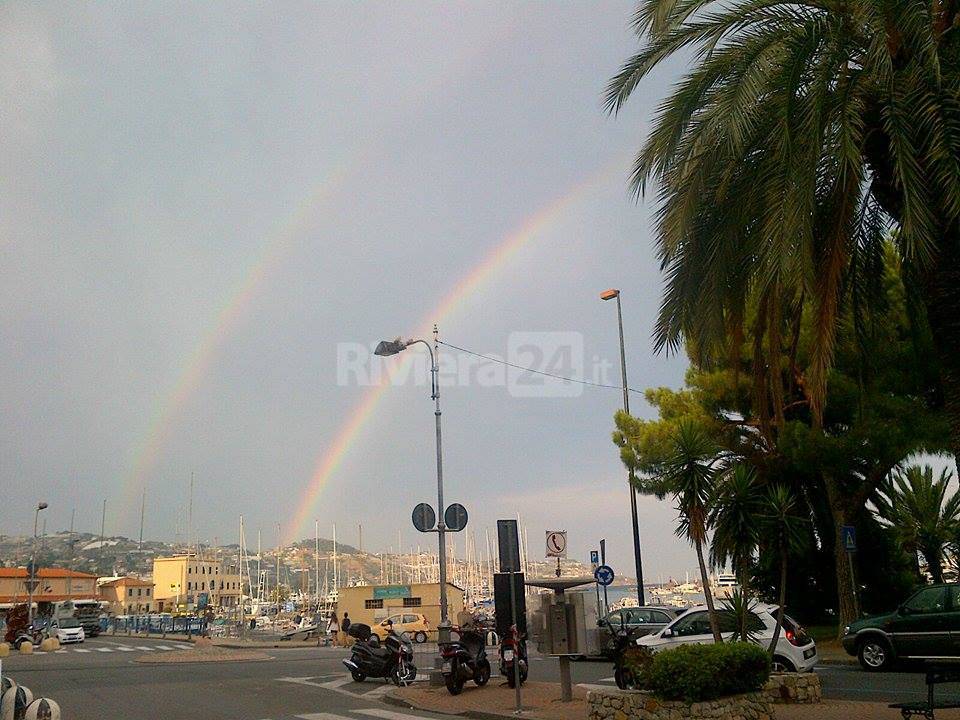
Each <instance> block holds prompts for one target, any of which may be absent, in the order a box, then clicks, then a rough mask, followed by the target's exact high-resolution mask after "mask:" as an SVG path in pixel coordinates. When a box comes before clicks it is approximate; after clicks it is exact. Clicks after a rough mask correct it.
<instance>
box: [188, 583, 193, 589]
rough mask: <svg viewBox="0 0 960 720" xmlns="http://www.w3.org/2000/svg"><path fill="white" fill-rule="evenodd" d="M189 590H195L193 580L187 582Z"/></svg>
mask: <svg viewBox="0 0 960 720" xmlns="http://www.w3.org/2000/svg"><path fill="white" fill-rule="evenodd" d="M187 590H193V583H192V582H188V583H187Z"/></svg>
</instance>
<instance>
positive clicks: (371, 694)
mask: <svg viewBox="0 0 960 720" xmlns="http://www.w3.org/2000/svg"><path fill="white" fill-rule="evenodd" d="M393 688H394V685H393V683H390V684H389V685H387V684H386V683H384V684H383V685H381V686H380V687H378V688H374V689H373V690H368V691H367V692H365V693H360V697H362V698H369V699H371V700H376V699H377V698H378V697H380V696H381V695H385V694H386V693H387V692H389V691H390V690H392V689H393Z"/></svg>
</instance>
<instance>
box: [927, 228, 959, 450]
mask: <svg viewBox="0 0 960 720" xmlns="http://www.w3.org/2000/svg"><path fill="white" fill-rule="evenodd" d="M958 235H960V232H958V230H957V229H956V228H953V230H952V231H949V232H947V233H945V234H944V238H943V241H942V244H941V247H940V252H939V255H938V257H937V258H936V260H935V261H934V263H933V266H932V267H931V268H930V270H929V271H928V272H927V274H926V275H925V277H924V281H925V283H924V284H925V288H924V289H925V292H924V300H925V301H926V306H927V318H928V320H929V322H930V330H931V331H932V335H933V344H934V347H935V348H936V351H937V360H938V361H939V366H940V385H941V388H942V391H943V404H944V410H945V411H946V415H947V422H948V423H949V426H950V448H951V450H953V454H954V457H955V458H956V459H957V461H958V462H960V237H958Z"/></svg>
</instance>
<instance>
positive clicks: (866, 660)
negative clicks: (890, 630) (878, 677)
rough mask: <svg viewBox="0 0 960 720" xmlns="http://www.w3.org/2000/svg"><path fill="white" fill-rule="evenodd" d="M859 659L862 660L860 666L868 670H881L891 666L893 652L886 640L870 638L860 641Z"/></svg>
mask: <svg viewBox="0 0 960 720" xmlns="http://www.w3.org/2000/svg"><path fill="white" fill-rule="evenodd" d="M857 659H858V660H860V667H862V668H863V669H864V670H866V671H867V672H879V671H880V670H886V669H887V668H888V667H890V664H891V662H892V661H893V653H892V652H891V650H890V646H889V645H888V644H887V643H886V641H884V640H880V639H877V638H868V639H867V640H864V641H863V642H861V643H860V645H859V648H858V650H857Z"/></svg>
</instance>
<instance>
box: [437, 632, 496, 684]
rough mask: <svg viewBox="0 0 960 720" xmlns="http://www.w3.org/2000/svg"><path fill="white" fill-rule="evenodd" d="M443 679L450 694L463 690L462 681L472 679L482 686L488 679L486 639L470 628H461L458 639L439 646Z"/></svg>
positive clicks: (488, 667)
mask: <svg viewBox="0 0 960 720" xmlns="http://www.w3.org/2000/svg"><path fill="white" fill-rule="evenodd" d="M440 657H441V658H442V660H443V680H444V682H445V683H446V686H447V690H449V691H450V694H451V695H459V694H460V693H461V692H463V686H464V683H466V681H467V680H473V681H474V682H475V683H476V684H477V685H478V686H479V687H483V686H484V685H486V684H487V681H489V680H490V661H489V660H487V649H486V639H485V637H484V636H483V635H481V634H480V633H477V632H473V631H472V630H461V631H460V639H459V640H455V641H453V642H450V643H445V644H444V645H441V646H440Z"/></svg>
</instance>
